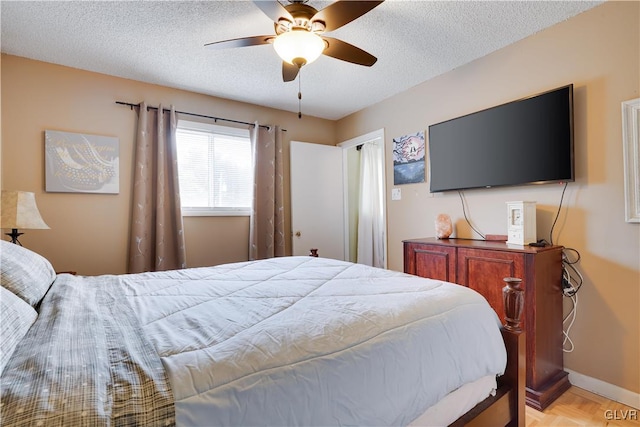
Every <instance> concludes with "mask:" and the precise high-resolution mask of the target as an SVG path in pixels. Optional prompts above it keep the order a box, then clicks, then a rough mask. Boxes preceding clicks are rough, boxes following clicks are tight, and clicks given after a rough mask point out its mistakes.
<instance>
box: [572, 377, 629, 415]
mask: <svg viewBox="0 0 640 427" xmlns="http://www.w3.org/2000/svg"><path fill="white" fill-rule="evenodd" d="M565 371H567V372H568V373H569V382H570V383H571V384H572V385H574V386H576V387H580V388H582V389H585V390H587V391H590V392H591V393H595V394H597V395H600V396H602V397H606V398H607V399H611V400H615V401H616V402H620V403H622V404H624V405H627V406H631V407H632V408H635V409H640V394H639V393H634V392H632V391H629V390H626V389H624V388H622V387H618V386H617V385H613V384H609V383H606V382H604V381H602V380H599V379H597V378H591V377H588V376H586V375H583V374H581V373H579V372H575V371H572V370H571V369H566V368H565Z"/></svg>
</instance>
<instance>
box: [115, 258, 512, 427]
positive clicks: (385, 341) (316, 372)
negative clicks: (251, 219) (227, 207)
mask: <svg viewBox="0 0 640 427" xmlns="http://www.w3.org/2000/svg"><path fill="white" fill-rule="evenodd" d="M120 285H121V286H123V292H124V293H125V294H126V295H127V299H129V301H130V303H131V305H132V306H133V308H134V310H135V312H137V314H138V317H139V320H140V323H141V325H142V329H143V330H144V331H145V333H146V335H147V336H148V337H149V339H150V340H151V341H152V344H153V345H154V346H155V347H156V349H157V351H158V353H159V354H160V357H161V359H162V361H163V364H164V366H165V368H166V369H167V372H168V376H169V380H170V383H171V387H172V390H173V394H174V397H175V408H176V421H177V424H178V425H200V426H223V425H236V426H239V425H242V426H250V425H271V426H274V425H281V426H292V425H305V426H311V425H369V426H373V425H406V424H408V423H409V422H411V421H412V420H413V419H415V418H416V417H417V416H418V415H420V414H421V413H422V412H424V411H425V409H427V408H428V407H430V406H431V405H433V404H434V403H436V402H437V401H438V400H439V399H441V398H442V397H443V396H444V395H446V394H447V393H449V392H451V391H453V390H455V389H456V388H458V387H460V386H461V385H463V384H465V383H467V382H470V381H473V380H475V379H477V378H480V377H482V376H485V375H490V374H500V373H502V371H503V369H504V366H505V364H506V352H505V349H504V345H503V342H502V339H501V335H500V332H499V323H498V319H497V316H496V314H495V313H494V312H493V310H492V309H491V308H490V307H489V305H488V304H487V302H486V301H485V300H484V298H483V297H481V296H480V295H479V294H477V293H476V292H474V291H473V290H470V289H467V288H464V287H462V286H458V285H454V284H450V283H445V282H440V281H435V280H429V279H423V278H418V277H415V276H409V275H405V274H402V273H398V272H392V271H388V270H381V269H373V268H370V267H365V266H362V265H354V264H350V263H345V262H341V261H335V260H329V259H323V258H312V257H288V258H275V259H271V260H266V261H259V262H246V263H237V264H227V265H224V266H219V267H213V268H197V269H189V270H182V271H172V272H166V273H145V274H137V275H131V276H127V275H125V276H121V283H120Z"/></svg>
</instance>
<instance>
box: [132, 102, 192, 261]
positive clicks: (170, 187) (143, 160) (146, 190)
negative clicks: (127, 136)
mask: <svg viewBox="0 0 640 427" xmlns="http://www.w3.org/2000/svg"><path fill="white" fill-rule="evenodd" d="M132 205H133V208H132V213H131V236H130V242H129V267H128V271H129V273H140V272H144V271H161V270H173V269H178V268H185V267H186V254H185V249H184V233H183V226H182V213H181V211H180V192H179V185H178V159H177V155H176V113H175V110H174V108H173V106H172V107H171V109H170V111H168V112H164V110H163V108H162V105H159V106H158V109H157V111H155V110H151V111H147V105H146V104H145V103H144V102H143V103H141V104H140V107H139V109H138V134H137V138H136V153H135V171H134V177H133V204H132Z"/></svg>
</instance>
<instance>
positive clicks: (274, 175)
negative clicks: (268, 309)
mask: <svg viewBox="0 0 640 427" xmlns="http://www.w3.org/2000/svg"><path fill="white" fill-rule="evenodd" d="M251 147H252V153H253V170H254V175H253V212H252V214H251V221H250V228H249V259H250V260H256V259H265V258H272V257H274V256H284V255H285V253H284V183H283V182H284V176H283V161H282V131H281V130H280V129H279V128H278V126H269V127H268V128H265V127H260V126H259V125H258V124H257V123H256V124H255V126H254V127H253V128H252V129H251Z"/></svg>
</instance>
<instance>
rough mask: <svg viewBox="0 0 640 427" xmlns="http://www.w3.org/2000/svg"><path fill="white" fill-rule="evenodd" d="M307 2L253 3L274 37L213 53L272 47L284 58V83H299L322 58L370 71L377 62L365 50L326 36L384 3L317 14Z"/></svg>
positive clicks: (341, 4) (226, 43) (351, 4)
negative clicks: (302, 70) (268, 21)
mask: <svg viewBox="0 0 640 427" xmlns="http://www.w3.org/2000/svg"><path fill="white" fill-rule="evenodd" d="M307 1H308V0H289V4H288V5H286V6H283V5H282V4H281V3H280V2H278V1H276V0H269V1H262V0H254V4H255V5H256V6H258V7H259V8H260V10H262V11H263V12H264V13H265V14H266V15H267V16H268V17H269V18H271V19H272V20H273V21H274V26H275V35H265V36H252V37H242V38H238V39H231V40H223V41H219V42H213V43H208V44H206V45H205V46H206V47H207V48H212V49H226V48H234V47H246V46H257V45H263V44H273V47H274V49H275V50H276V52H277V53H278V55H279V56H280V57H281V58H282V60H283V61H282V79H283V80H284V81H285V82H290V81H293V80H295V79H296V77H297V75H298V72H299V71H300V68H301V67H302V66H303V65H305V64H309V63H311V62H313V61H315V60H316V59H317V58H318V57H319V56H320V55H323V54H324V55H327V56H331V57H333V58H336V59H340V60H342V61H346V62H351V63H354V64H358V65H364V66H367V67H370V66H372V65H373V64H375V62H376V61H377V58H376V57H375V56H373V55H371V54H370V53H368V52H365V51H364V50H362V49H360V48H358V47H356V46H353V45H351V44H349V43H346V42H343V41H342V40H338V39H335V38H332V37H326V36H324V33H325V32H330V31H334V30H337V29H338V28H340V27H342V26H343V25H345V24H348V23H349V22H351V21H353V20H354V19H356V18H359V17H360V16H362V15H364V14H365V13H367V12H369V11H370V10H372V9H373V8H375V7H376V6H378V5H379V4H380V3H382V2H383V1H384V0H382V1H362V0H357V1H348V0H339V1H336V2H334V3H332V4H330V5H329V6H327V7H325V8H324V9H322V10H320V11H318V10H317V9H315V8H314V7H312V6H310V5H308V4H306V3H307Z"/></svg>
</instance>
